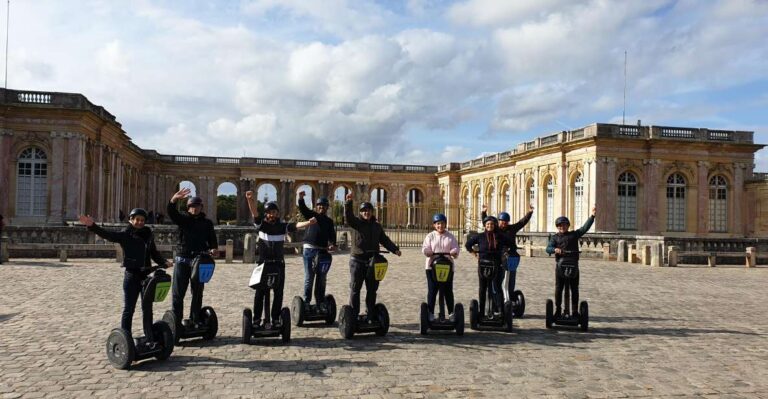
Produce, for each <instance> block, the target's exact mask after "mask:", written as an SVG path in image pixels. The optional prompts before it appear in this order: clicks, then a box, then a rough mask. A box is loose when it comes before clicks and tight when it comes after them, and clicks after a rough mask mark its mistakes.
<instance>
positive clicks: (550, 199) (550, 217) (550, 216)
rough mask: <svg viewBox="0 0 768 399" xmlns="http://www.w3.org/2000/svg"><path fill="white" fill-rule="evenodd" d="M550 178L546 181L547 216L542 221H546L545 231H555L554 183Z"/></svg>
mask: <svg viewBox="0 0 768 399" xmlns="http://www.w3.org/2000/svg"><path fill="white" fill-rule="evenodd" d="M553 180H554V179H552V178H551V177H550V178H549V179H548V180H547V215H546V216H545V217H544V220H546V221H547V226H549V227H548V228H547V231H555V230H556V227H555V220H554V217H555V183H554V182H553Z"/></svg>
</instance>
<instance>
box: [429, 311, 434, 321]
mask: <svg viewBox="0 0 768 399" xmlns="http://www.w3.org/2000/svg"><path fill="white" fill-rule="evenodd" d="M433 321H435V315H434V314H433V313H430V314H429V322H430V323H432V322H433Z"/></svg>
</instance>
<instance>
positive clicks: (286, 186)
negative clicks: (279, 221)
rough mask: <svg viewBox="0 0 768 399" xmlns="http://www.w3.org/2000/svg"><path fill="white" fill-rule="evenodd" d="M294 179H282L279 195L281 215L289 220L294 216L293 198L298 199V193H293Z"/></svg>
mask: <svg viewBox="0 0 768 399" xmlns="http://www.w3.org/2000/svg"><path fill="white" fill-rule="evenodd" d="M294 182H295V181H294V180H293V179H280V188H279V189H278V190H279V192H278V194H277V198H278V200H279V202H278V203H279V204H280V205H279V206H280V213H281V214H282V216H283V218H284V219H289V218H291V217H292V216H293V213H294V211H295V210H294V206H293V198H294V197H296V193H294V192H293V183H294Z"/></svg>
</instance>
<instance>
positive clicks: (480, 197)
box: [475, 188, 483, 231]
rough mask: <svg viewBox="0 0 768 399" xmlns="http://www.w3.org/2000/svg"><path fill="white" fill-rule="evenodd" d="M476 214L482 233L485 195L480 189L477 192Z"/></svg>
mask: <svg viewBox="0 0 768 399" xmlns="http://www.w3.org/2000/svg"><path fill="white" fill-rule="evenodd" d="M475 212H477V216H476V219H475V220H478V221H479V225H480V231H483V216H482V215H483V193H482V192H481V190H480V188H478V189H477V192H475Z"/></svg>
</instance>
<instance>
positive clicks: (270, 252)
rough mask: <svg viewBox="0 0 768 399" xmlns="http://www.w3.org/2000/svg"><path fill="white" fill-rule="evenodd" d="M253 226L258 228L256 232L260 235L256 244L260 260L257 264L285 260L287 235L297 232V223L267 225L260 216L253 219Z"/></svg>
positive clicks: (279, 222)
mask: <svg viewBox="0 0 768 399" xmlns="http://www.w3.org/2000/svg"><path fill="white" fill-rule="evenodd" d="M253 225H254V226H256V232H257V233H258V234H259V240H258V241H257V242H256V245H257V246H258V249H259V259H258V261H257V262H256V263H263V262H264V261H266V260H283V259H284V254H283V243H284V242H285V235H286V234H288V233H293V232H294V231H296V223H286V222H281V221H277V222H275V223H267V222H265V221H264V218H263V217H262V216H261V215H259V216H258V217H255V218H253Z"/></svg>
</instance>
